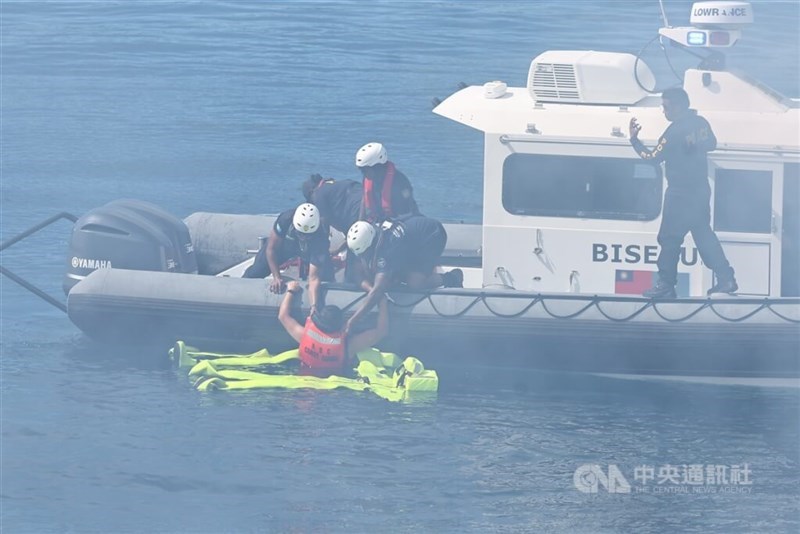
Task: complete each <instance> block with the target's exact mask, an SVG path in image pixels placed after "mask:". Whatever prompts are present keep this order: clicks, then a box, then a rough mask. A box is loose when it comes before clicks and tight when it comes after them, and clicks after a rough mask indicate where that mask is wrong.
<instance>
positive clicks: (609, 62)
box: [528, 50, 655, 105]
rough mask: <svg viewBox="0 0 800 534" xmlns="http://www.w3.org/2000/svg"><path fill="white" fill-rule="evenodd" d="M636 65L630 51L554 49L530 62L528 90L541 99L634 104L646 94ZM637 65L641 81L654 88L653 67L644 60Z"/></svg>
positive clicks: (647, 86) (582, 102) (543, 100)
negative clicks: (619, 52)
mask: <svg viewBox="0 0 800 534" xmlns="http://www.w3.org/2000/svg"><path fill="white" fill-rule="evenodd" d="M635 65H636V57H635V56H633V55H631V54H618V53H612V52H593V51H586V50H564V51H561V50H557V51H552V50H551V51H548V52H545V53H543V54H540V55H539V56H537V57H536V58H535V59H534V60H533V62H531V68H530V70H529V71H528V91H529V92H530V95H531V97H532V98H533V99H534V100H536V101H540V102H563V103H580V104H620V105H622V104H635V103H636V102H638V101H639V100H641V99H642V98H644V97H645V96H647V91H645V90H644V89H643V88H642V87H640V86H639V84H638V83H637V82H636V77H635V76H634V72H633V71H634V66H635ZM636 68H637V71H638V73H639V81H640V82H641V84H642V85H644V86H645V87H646V88H648V89H652V88H653V86H654V85H655V77H654V76H653V73H652V71H651V70H650V68H649V67H648V66H647V65H646V64H645V63H644V62H643V61H639V63H638V66H636Z"/></svg>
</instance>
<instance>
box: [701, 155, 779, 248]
mask: <svg viewBox="0 0 800 534" xmlns="http://www.w3.org/2000/svg"><path fill="white" fill-rule="evenodd" d="M714 229H715V230H719V231H721V232H744V233H753V234H769V233H771V232H772V173H771V172H769V171H751V170H739V169H717V172H716V178H715V180H714Z"/></svg>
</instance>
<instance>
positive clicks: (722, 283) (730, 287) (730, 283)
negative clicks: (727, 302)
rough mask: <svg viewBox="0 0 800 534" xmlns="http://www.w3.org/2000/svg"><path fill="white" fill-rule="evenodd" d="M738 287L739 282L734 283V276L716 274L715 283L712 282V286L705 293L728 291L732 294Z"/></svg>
mask: <svg viewBox="0 0 800 534" xmlns="http://www.w3.org/2000/svg"><path fill="white" fill-rule="evenodd" d="M738 289H739V284H737V283H736V278H735V277H734V276H733V275H731V276H718V277H717V283H716V284H714V287H712V288H711V289H709V290H708V291H706V295H711V294H712V293H728V294H729V295H730V294H733V293H736V290H738Z"/></svg>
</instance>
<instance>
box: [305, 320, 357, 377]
mask: <svg viewBox="0 0 800 534" xmlns="http://www.w3.org/2000/svg"><path fill="white" fill-rule="evenodd" d="M304 328H305V330H304V331H303V339H302V340H301V341H300V363H301V365H302V366H303V367H305V368H307V369H308V370H311V371H312V372H323V373H325V372H327V373H328V374H330V373H333V372H336V371H341V370H342V367H344V364H345V362H346V361H347V343H345V338H344V334H342V332H336V333H333V334H327V333H325V332H323V331H322V330H320V329H319V328H317V325H315V324H314V321H313V320H312V319H311V317H309V318H308V319H306V324H305V327H304Z"/></svg>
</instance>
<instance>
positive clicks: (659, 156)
mask: <svg viewBox="0 0 800 534" xmlns="http://www.w3.org/2000/svg"><path fill="white" fill-rule="evenodd" d="M641 129H642V127H641V125H639V123H638V122H636V117H634V118H632V119H631V122H630V125H629V131H630V139H631V146H632V147H633V149H634V150H635V151H636V153H637V154H639V157H640V158H642V159H644V160H648V161H652V162H653V163H661V162H662V161H664V147H665V146H666V144H667V138H666V137H664V136H662V137H661V139H659V141H658V145H656V147H655V148H654V149H653V150H650V149H649V148H647V147H646V146H644V143H642V141H641V140H640V139H639V131H640V130H641Z"/></svg>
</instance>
